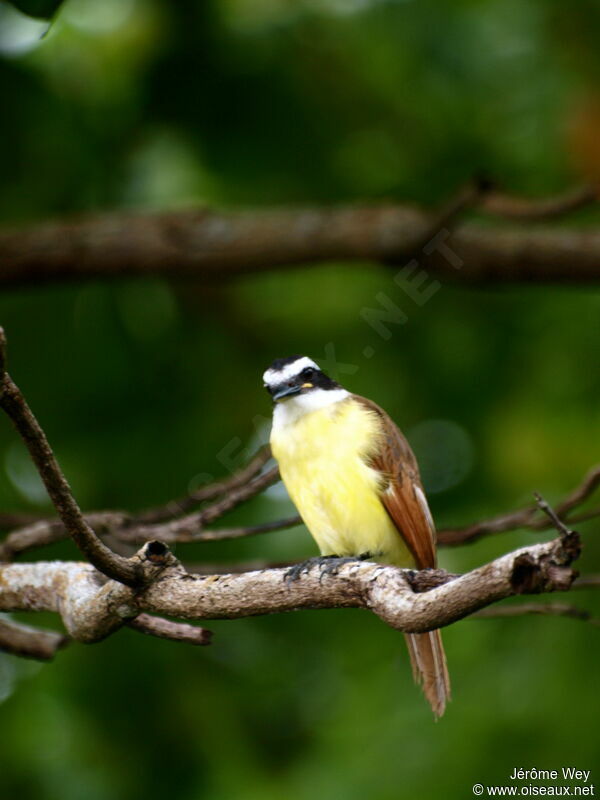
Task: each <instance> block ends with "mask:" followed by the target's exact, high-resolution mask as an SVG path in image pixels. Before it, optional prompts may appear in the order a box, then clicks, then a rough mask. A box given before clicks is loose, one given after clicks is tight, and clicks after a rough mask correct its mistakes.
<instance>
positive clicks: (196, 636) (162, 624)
mask: <svg viewBox="0 0 600 800" xmlns="http://www.w3.org/2000/svg"><path fill="white" fill-rule="evenodd" d="M127 625H128V627H130V628H133V630H136V631H139V632H140V633H145V634H147V635H149V636H157V637H158V638H159V639H170V640H171V641H172V642H185V644H193V645H207V644H210V642H211V639H212V631H209V630H207V629H206V628H199V627H198V626H197V625H188V624H187V623H185V622H173V620H170V619H164V618H163V617H153V616H151V615H150V614H139V615H138V616H137V617H135V618H134V619H131V620H129V622H128V623H127Z"/></svg>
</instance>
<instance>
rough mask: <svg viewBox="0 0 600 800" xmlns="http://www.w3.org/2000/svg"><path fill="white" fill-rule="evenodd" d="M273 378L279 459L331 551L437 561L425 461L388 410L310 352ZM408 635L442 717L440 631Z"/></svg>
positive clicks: (385, 560)
mask: <svg viewBox="0 0 600 800" xmlns="http://www.w3.org/2000/svg"><path fill="white" fill-rule="evenodd" d="M263 379H264V383H265V387H266V388H267V389H268V391H269V393H270V394H271V397H272V398H273V401H274V411H273V427H272V431H271V448H272V452H273V456H274V457H275V458H276V460H277V462H278V464H279V470H280V473H281V478H282V480H283V482H284V484H285V486H286V488H287V490H288V493H289V495H290V497H291V499H292V501H293V502H294V504H295V506H296V508H297V509H298V511H299V513H300V516H301V517H302V520H303V521H304V523H305V525H306V527H307V528H308V530H309V531H310V533H311V534H312V536H313V538H314V539H315V541H316V543H317V545H318V547H319V549H320V551H321V555H322V556H324V557H333V556H337V557H357V558H369V559H371V560H373V561H377V562H379V563H382V564H394V565H396V566H398V567H408V568H412V569H414V568H416V569H424V568H426V567H435V565H436V553H435V529H434V525H433V520H432V518H431V513H430V511H429V507H428V505H427V500H426V498H425V493H424V491H423V486H422V484H421V479H420V477H419V469H418V466H417V462H416V459H415V456H414V455H413V452H412V450H411V449H410V446H409V444H408V442H407V441H406V439H405V438H404V436H403V435H402V433H401V432H400V431H399V430H398V428H397V427H396V425H395V424H394V423H393V422H392V420H391V419H390V417H389V416H388V415H387V414H386V413H385V411H383V410H382V409H381V408H379V406H377V405H376V404H375V403H373V402H372V401H371V400H367V399H366V398H364V397H359V396H358V395H355V394H350V392H347V391H346V389H344V388H343V387H342V386H340V385H339V384H338V383H336V382H335V381H333V380H332V379H331V378H329V377H328V376H327V375H325V373H324V372H322V371H321V370H320V369H319V367H318V366H317V364H315V362H314V361H312V360H311V359H310V358H307V357H305V356H290V357H289V358H278V359H276V360H275V361H274V362H273V363H272V364H271V366H270V367H269V369H268V370H267V371H266V372H265V373H264V376H263ZM405 636H406V642H407V645H408V651H409V653H410V660H411V663H412V669H413V675H414V677H415V680H416V681H417V682H418V683H422V685H423V691H424V693H425V696H426V698H427V700H428V701H429V703H430V704H431V707H432V709H433V712H434V714H436V716H441V714H443V713H444V709H445V707H446V701H447V700H448V699H449V697H450V681H449V677H448V669H447V666H446V656H445V654H444V648H443V645H442V638H441V635H440V631H439V630H436V631H431V632H429V633H417V634H415V633H409V634H405Z"/></svg>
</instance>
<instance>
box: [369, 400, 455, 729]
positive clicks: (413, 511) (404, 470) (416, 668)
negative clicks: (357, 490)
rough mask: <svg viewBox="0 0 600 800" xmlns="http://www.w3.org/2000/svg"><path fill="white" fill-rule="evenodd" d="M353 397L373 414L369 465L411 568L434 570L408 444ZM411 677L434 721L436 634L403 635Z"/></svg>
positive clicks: (446, 687)
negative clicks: (378, 430)
mask: <svg viewBox="0 0 600 800" xmlns="http://www.w3.org/2000/svg"><path fill="white" fill-rule="evenodd" d="M353 397H354V399H355V400H357V401H358V402H359V403H362V404H363V405H364V406H365V407H366V408H368V409H370V410H371V411H374V412H375V413H376V414H377V415H378V416H379V419H380V421H381V426H382V434H383V441H382V443H381V446H380V448H379V450H378V452H377V453H374V454H373V455H372V456H371V461H370V463H371V466H372V467H373V468H374V469H376V470H378V471H379V472H381V474H382V475H383V476H384V489H383V492H382V494H381V502H382V503H383V505H384V506H385V509H386V511H387V512H388V514H389V515H390V517H391V518H392V521H393V522H394V525H395V526H396V528H398V531H399V533H400V535H401V536H402V538H403V539H404V541H405V542H406V544H407V545H408V548H409V550H410V551H411V552H412V554H413V556H414V558H415V562H416V566H417V567H418V568H419V569H423V568H424V567H435V529H434V527H433V520H432V519H431V514H430V512H429V508H428V506H427V500H426V499H425V493H424V492H423V486H422V485H421V478H420V476H419V468H418V466H417V461H416V459H415V456H414V454H413V451H412V450H411V449H410V445H409V444H408V442H407V441H406V439H405V438H404V436H403V435H402V434H401V433H400V431H399V430H398V428H397V427H396V425H395V424H394V423H393V422H392V420H391V419H390V418H389V417H388V415H387V414H386V413H385V411H383V409H381V408H379V406H378V405H376V404H375V403H373V402H371V401H370V400H367V399H366V398H364V397H359V396H358V395H353ZM404 636H405V638H406V643H407V645H408V652H409V653H410V661H411V664H412V669H413V676H414V678H415V681H416V682H417V683H420V684H421V685H422V687H423V692H424V694H425V697H426V698H427V700H428V701H429V703H430V705H431V708H432V709H433V713H434V714H435V716H436V717H439V716H441V715H442V714H443V713H444V710H445V708H446V703H447V702H448V700H449V699H450V678H449V676H448V667H447V665H446V655H445V653H444V646H443V644H442V635H441V633H440V631H439V630H436V631H429V632H428V633H405V634H404Z"/></svg>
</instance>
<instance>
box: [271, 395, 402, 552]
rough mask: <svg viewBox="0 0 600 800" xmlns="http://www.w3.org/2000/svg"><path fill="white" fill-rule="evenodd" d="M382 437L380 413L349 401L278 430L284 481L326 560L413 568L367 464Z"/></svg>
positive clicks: (276, 446)
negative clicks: (361, 559)
mask: <svg viewBox="0 0 600 800" xmlns="http://www.w3.org/2000/svg"><path fill="white" fill-rule="evenodd" d="M380 437H381V431H380V426H379V421H378V417H377V415H376V413H374V412H372V411H370V410H369V409H367V408H365V407H364V406H363V405H361V404H360V403H358V402H356V401H355V400H354V399H352V398H351V397H349V398H347V399H345V400H343V401H341V402H338V403H334V404H332V405H330V406H326V407H324V408H319V409H317V410H315V411H310V412H308V413H305V414H303V415H301V416H298V417H297V418H291V419H290V421H287V422H286V423H285V424H281V425H277V424H276V425H274V426H273V432H272V434H271V447H272V450H273V455H274V456H275V458H276V459H277V461H278V463H279V469H280V471H281V477H282V480H283V482H284V484H285V486H286V488H287V490H288V492H289V494H290V497H291V498H292V501H293V502H294V504H295V506H296V508H297V509H298V512H299V513H300V515H301V517H302V519H303V520H304V522H305V524H306V526H307V528H308V529H309V531H310V532H311V534H312V535H313V537H314V539H315V541H316V542H317V545H318V546H319V549H320V551H321V553H322V555H339V556H358V555H361V554H363V553H371V554H373V559H374V560H376V561H380V562H384V563H393V564H397V565H398V566H413V565H414V562H413V559H412V556H411V555H410V553H409V551H408V548H407V547H406V545H405V544H404V541H403V539H402V537H401V535H400V533H399V532H398V530H397V529H396V527H395V525H394V524H393V522H392V521H391V519H390V517H389V516H388V514H387V512H386V510H385V508H384V506H383V504H382V502H381V500H380V491H381V486H380V483H381V479H380V476H379V474H378V473H377V472H376V471H375V470H373V469H372V468H371V467H369V466H368V456H369V453H371V452H373V451H374V449H375V448H376V447H377V446H378V444H379V441H380Z"/></svg>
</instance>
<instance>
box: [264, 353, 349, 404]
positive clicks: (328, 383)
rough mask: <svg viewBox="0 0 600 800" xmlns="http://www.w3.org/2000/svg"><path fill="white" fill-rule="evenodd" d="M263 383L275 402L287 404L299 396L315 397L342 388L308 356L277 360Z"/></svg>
mask: <svg viewBox="0 0 600 800" xmlns="http://www.w3.org/2000/svg"><path fill="white" fill-rule="evenodd" d="M263 381H264V384H265V388H266V389H267V391H268V392H269V394H270V395H271V397H272V398H273V400H274V401H275V402H285V401H287V400H289V399H291V398H293V397H295V396H298V395H308V394H311V395H312V396H315V395H317V394H320V393H321V392H329V391H332V390H336V389H337V390H339V389H340V388H341V387H340V385H339V383H336V382H335V381H334V380H332V379H331V378H330V377H328V376H327V375H326V374H325V373H324V372H323V371H322V370H321V369H319V365H318V364H316V363H315V362H314V361H313V360H312V359H310V358H308V357H307V356H289V357H288V358H276V359H275V361H273V363H272V364H271V366H270V367H269V369H268V370H267V371H266V372H265V373H264V375H263Z"/></svg>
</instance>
